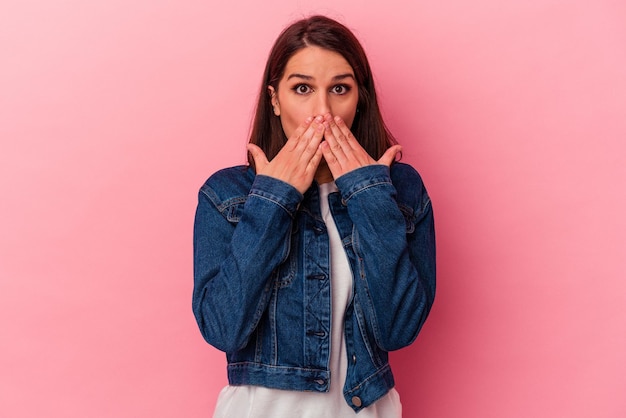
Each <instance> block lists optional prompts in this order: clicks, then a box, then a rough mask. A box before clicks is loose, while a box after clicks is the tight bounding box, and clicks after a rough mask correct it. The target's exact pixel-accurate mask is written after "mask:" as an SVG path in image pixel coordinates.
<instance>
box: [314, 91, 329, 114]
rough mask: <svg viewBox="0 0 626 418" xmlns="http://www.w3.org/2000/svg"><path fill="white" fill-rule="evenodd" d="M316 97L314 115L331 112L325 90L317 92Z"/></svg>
mask: <svg viewBox="0 0 626 418" xmlns="http://www.w3.org/2000/svg"><path fill="white" fill-rule="evenodd" d="M316 99H317V100H316V102H315V109H313V110H314V112H313V114H314V115H325V114H326V113H331V114H332V112H331V109H330V100H329V97H328V94H327V93H326V92H322V93H319V94H318V95H317V98H316Z"/></svg>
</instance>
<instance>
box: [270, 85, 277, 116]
mask: <svg viewBox="0 0 626 418" xmlns="http://www.w3.org/2000/svg"><path fill="white" fill-rule="evenodd" d="M267 94H269V95H270V102H271V103H272V110H274V114H275V115H276V116H280V103H278V95H277V94H276V90H275V89H274V87H273V86H267Z"/></svg>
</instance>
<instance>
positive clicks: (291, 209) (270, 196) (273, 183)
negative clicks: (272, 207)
mask: <svg viewBox="0 0 626 418" xmlns="http://www.w3.org/2000/svg"><path fill="white" fill-rule="evenodd" d="M249 196H251V197H252V196H256V197H259V198H261V199H266V200H269V201H271V202H273V203H275V204H277V205H278V206H280V207H281V208H283V209H284V210H285V211H286V212H287V213H288V214H289V216H291V217H292V218H293V217H294V216H295V213H296V210H297V209H298V206H299V205H300V202H301V201H302V199H303V196H302V194H301V193H300V192H299V191H298V190H297V189H296V188H295V187H293V186H292V185H291V184H289V183H286V182H284V181H282V180H279V179H277V178H274V177H270V176H265V175H262V174H258V175H257V176H256V177H255V178H254V182H253V183H252V188H251V189H250V193H249Z"/></svg>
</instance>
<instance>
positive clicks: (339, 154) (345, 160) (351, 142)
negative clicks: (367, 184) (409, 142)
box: [320, 114, 402, 179]
mask: <svg viewBox="0 0 626 418" xmlns="http://www.w3.org/2000/svg"><path fill="white" fill-rule="evenodd" d="M324 127H325V130H324V138H325V139H326V141H324V142H322V144H321V145H320V148H321V149H322V153H323V154H324V159H326V163H327V164H328V168H329V169H330V172H331V173H332V175H333V177H334V178H335V179H337V178H339V177H340V176H342V175H344V174H346V173H348V172H350V171H352V170H356V169H357V168H360V167H364V166H366V165H372V164H384V165H386V166H390V165H391V163H392V162H393V160H394V159H395V157H396V154H397V153H398V152H400V151H401V150H402V147H401V146H400V145H393V146H392V147H390V148H389V149H388V150H387V151H385V153H384V154H383V156H382V157H380V159H379V160H378V161H376V160H374V159H373V158H372V157H371V156H370V155H369V154H368V153H367V151H365V149H364V148H363V147H362V146H361V144H359V141H357V139H356V138H355V137H354V135H352V132H351V131H350V128H349V127H348V126H347V125H346V123H345V122H344V121H343V120H342V119H341V118H340V117H339V116H335V117H334V118H333V117H332V116H331V115H330V114H326V115H324Z"/></svg>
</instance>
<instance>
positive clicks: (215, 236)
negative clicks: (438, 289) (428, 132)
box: [193, 163, 435, 411]
mask: <svg viewBox="0 0 626 418" xmlns="http://www.w3.org/2000/svg"><path fill="white" fill-rule="evenodd" d="M336 184H337V187H338V189H339V193H331V194H330V196H329V205H330V209H331V213H332V216H333V219H334V220H335V223H336V225H337V229H338V231H339V235H340V237H341V241H342V242H343V246H344V248H345V251H346V254H347V256H348V260H349V263H350V268H351V270H352V274H353V291H352V299H351V301H350V302H349V305H348V308H347V310H346V313H345V322H344V326H345V338H346V349H347V355H348V370H347V377H346V382H345V385H344V388H343V391H344V397H345V399H346V402H347V403H348V404H349V405H350V406H351V407H352V408H353V409H354V410H355V411H359V410H360V409H362V408H365V407H367V406H369V405H371V404H372V403H374V402H375V401H376V400H377V399H378V398H380V397H381V396H383V395H384V394H385V393H387V391H389V389H391V388H392V387H393V385H394V379H393V375H392V373H391V369H390V367H389V363H388V354H387V353H388V352H389V351H391V350H396V349H399V348H402V347H405V346H407V345H408V344H411V343H412V342H413V341H414V340H415V338H416V336H417V334H418V332H419V330H420V328H421V327H422V325H423V323H424V321H425V320H426V317H427V316H428V312H429V311H430V308H431V306H432V304H433V300H434V297H435V235H434V223H433V213H432V208H431V203H430V198H429V197H428V194H427V193H426V190H425V188H424V186H423V184H422V181H421V178H420V176H419V174H418V173H417V172H416V171H415V170H414V169H413V168H412V167H411V166H409V165H406V164H402V163H395V164H393V165H392V167H391V169H390V168H389V167H386V166H384V165H372V166H367V167H362V168H359V169H357V170H354V171H351V172H349V173H347V174H345V175H343V176H341V177H339V178H338V179H337V180H336ZM329 252H330V246H329V242H328V234H327V231H326V225H325V223H324V221H323V219H322V215H321V213H320V203H319V194H318V187H317V184H316V183H315V182H314V183H313V185H312V186H311V187H310V188H309V190H308V191H307V192H306V193H305V194H304V195H302V194H301V193H299V192H298V191H297V190H296V189H295V188H293V187H292V186H291V185H289V184H287V183H284V182H282V181H280V180H277V179H274V178H271V177H268V176H263V175H255V174H254V171H253V170H252V169H250V168H249V167H247V166H238V167H232V168H227V169H224V170H221V171H219V172H217V173H215V174H214V175H213V176H211V177H210V178H209V179H208V180H207V182H206V183H205V184H204V185H203V186H202V188H201V189H200V193H199V203H198V208H197V212H196V218H195V227H194V291H193V312H194V315H195V317H196V320H197V322H198V325H199V327H200V331H201V333H202V335H203V336H204V338H205V339H206V341H207V342H208V343H209V344H211V345H213V346H214V347H216V348H218V349H219V350H222V351H224V352H226V355H227V360H228V379H229V383H230V384H231V385H258V386H266V387H270V388H277V389H288V390H300V391H317V392H325V391H328V389H329V386H330V379H331V378H332V376H330V372H329V360H330V345H331V341H330V323H331V322H330V316H331V288H330V278H329V274H330V271H329V269H330V267H329V265H330V262H329Z"/></svg>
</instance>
